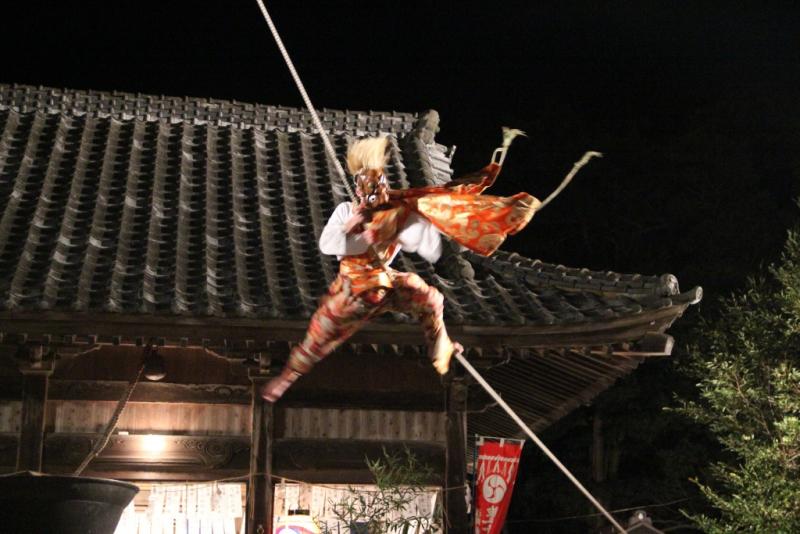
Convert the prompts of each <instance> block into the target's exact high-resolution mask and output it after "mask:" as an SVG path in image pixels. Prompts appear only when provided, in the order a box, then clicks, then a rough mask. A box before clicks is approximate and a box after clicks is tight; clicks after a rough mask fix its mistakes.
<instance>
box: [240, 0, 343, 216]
mask: <svg viewBox="0 0 800 534" xmlns="http://www.w3.org/2000/svg"><path fill="white" fill-rule="evenodd" d="M256 1H257V2H258V7H260V8H261V14H262V15H264V20H266V21H267V25H269V31H270V32H272V37H273V38H274V39H275V43H277V45H278V49H280V51H281V55H282V56H283V60H284V61H285V62H286V66H287V67H289V72H290V73H291V75H292V79H294V83H295V85H297V89H299V90H300V96H302V97H303V102H305V104H306V108H307V109H308V112H309V113H310V114H311V120H312V121H313V122H314V126H315V127H316V128H317V130H318V131H319V135H320V137H321V138H322V144H323V145H324V146H325V152H326V153H327V154H328V157H329V158H330V160H331V161H332V162H333V165H334V167H335V168H336V173H337V174H338V175H339V178H340V179H341V180H342V183H343V184H344V187H345V189H347V194H348V195H349V196H350V200H352V201H354V202H355V201H356V195H355V193H354V192H353V188H352V187H351V185H350V181H349V180H348V179H347V175H346V174H345V172H344V168H342V164H341V163H339V159H338V158H337V157H336V151H335V150H334V149H333V145H332V144H331V141H330V139H328V135H327V133H326V132H325V130H324V129H323V127H322V121H320V120H319V115H317V110H316V109H314V105H313V104H312V103H311V98H309V96H308V93H307V92H306V87H305V86H304V85H303V82H302V80H300V75H299V74H297V69H295V68H294V63H292V59H291V58H290V57H289V52H287V50H286V47H285V46H283V40H282V39H281V36H280V35H279V34H278V29H277V28H276V27H275V24H274V23H273V22H272V17H270V16H269V13H268V12H267V8H266V7H265V6H264V2H263V1H262V0H256Z"/></svg>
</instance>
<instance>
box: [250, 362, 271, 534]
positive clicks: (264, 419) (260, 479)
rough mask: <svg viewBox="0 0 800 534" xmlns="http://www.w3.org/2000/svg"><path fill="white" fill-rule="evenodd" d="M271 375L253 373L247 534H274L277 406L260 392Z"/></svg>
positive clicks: (251, 377) (251, 373) (251, 374)
mask: <svg viewBox="0 0 800 534" xmlns="http://www.w3.org/2000/svg"><path fill="white" fill-rule="evenodd" d="M268 379H269V375H268V374H266V373H263V372H259V371H251V372H250V380H251V381H252V383H253V394H252V405H251V406H252V413H253V422H252V428H251V434H250V479H249V484H248V488H247V534H270V533H271V532H272V503H273V485H272V432H273V417H272V414H273V410H274V407H273V404H272V403H270V402H265V401H264V400H263V399H262V398H261V395H260V394H259V389H260V388H261V386H262V385H263V384H264V382H266V381H267V380H268Z"/></svg>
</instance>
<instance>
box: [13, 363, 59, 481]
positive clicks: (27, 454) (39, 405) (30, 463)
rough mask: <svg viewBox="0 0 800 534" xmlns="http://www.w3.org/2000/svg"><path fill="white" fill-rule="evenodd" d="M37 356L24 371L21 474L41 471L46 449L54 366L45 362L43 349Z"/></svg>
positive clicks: (20, 448) (20, 438) (20, 437)
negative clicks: (47, 410) (50, 380)
mask: <svg viewBox="0 0 800 534" xmlns="http://www.w3.org/2000/svg"><path fill="white" fill-rule="evenodd" d="M34 352H36V353H37V354H35V355H33V359H34V360H35V362H34V363H33V364H31V365H29V366H26V367H24V368H22V369H20V372H21V373H22V422H21V424H20V433H19V444H18V446H17V471H41V470H42V450H43V449H44V419H45V409H46V407H47V384H48V381H49V378H50V375H51V374H52V372H53V366H52V362H49V361H48V362H43V361H41V347H39V348H38V351H34Z"/></svg>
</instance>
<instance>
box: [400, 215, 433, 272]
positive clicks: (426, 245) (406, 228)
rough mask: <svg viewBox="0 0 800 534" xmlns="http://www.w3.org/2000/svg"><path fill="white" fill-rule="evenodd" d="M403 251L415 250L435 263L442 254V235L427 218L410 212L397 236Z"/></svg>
mask: <svg viewBox="0 0 800 534" xmlns="http://www.w3.org/2000/svg"><path fill="white" fill-rule="evenodd" d="M397 239H398V241H399V242H400V246H401V247H402V248H403V250H404V251H405V252H416V253H417V254H419V255H420V256H422V258H423V259H425V260H428V261H429V262H431V263H436V262H437V261H438V260H439V257H440V256H441V255H442V235H441V234H440V233H439V230H437V229H436V227H435V226H433V225H432V224H431V223H430V222H429V221H428V220H427V219H425V218H424V217H422V216H420V215H418V214H416V213H412V214H411V215H409V216H408V219H407V220H406V223H405V225H403V228H402V229H401V230H400V233H399V234H398V236H397Z"/></svg>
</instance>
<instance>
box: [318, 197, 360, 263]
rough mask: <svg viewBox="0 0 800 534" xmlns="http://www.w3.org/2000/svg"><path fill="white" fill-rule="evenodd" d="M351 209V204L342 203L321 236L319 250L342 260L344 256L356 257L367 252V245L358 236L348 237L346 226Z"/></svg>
mask: <svg viewBox="0 0 800 534" xmlns="http://www.w3.org/2000/svg"><path fill="white" fill-rule="evenodd" d="M350 212H351V207H350V203H349V202H342V203H341V204H339V205H338V206H336V209H335V210H334V211H333V214H332V215H331V217H330V219H328V223H327V224H326V225H325V228H324V229H323V230H322V235H320V236H319V249H320V250H321V251H322V253H323V254H330V255H332V256H337V257H338V258H339V259H342V257H343V256H354V255H357V254H363V253H365V252H366V251H367V248H368V246H367V243H366V241H364V239H363V238H362V237H361V235H360V234H357V235H352V234H351V235H347V234H346V233H345V231H344V225H345V223H346V222H347V219H349V218H350Z"/></svg>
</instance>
